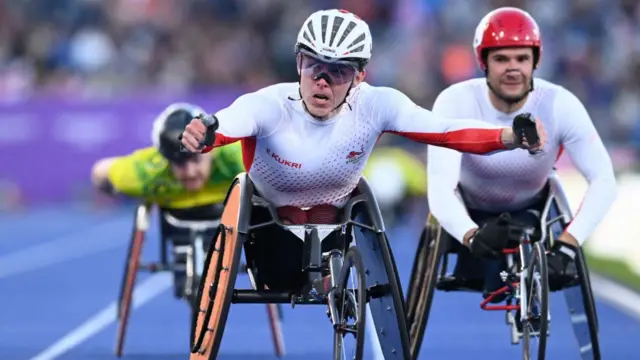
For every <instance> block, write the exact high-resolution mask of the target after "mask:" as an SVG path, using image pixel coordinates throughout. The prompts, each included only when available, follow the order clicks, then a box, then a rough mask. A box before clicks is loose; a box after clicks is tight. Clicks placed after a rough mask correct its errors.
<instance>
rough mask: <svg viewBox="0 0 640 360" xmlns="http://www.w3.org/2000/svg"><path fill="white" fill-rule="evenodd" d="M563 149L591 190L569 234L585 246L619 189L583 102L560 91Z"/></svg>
mask: <svg viewBox="0 0 640 360" xmlns="http://www.w3.org/2000/svg"><path fill="white" fill-rule="evenodd" d="M554 106H555V119H557V120H558V127H559V130H560V133H561V136H562V146H563V147H564V148H565V149H566V150H567V153H568V154H569V157H570V158H571V161H572V162H573V164H574V165H575V166H576V168H578V171H580V173H581V174H582V175H583V176H584V177H585V179H586V180H587V182H588V183H589V187H588V189H587V191H586V193H585V195H584V198H583V200H582V204H581V205H580V208H579V209H578V211H577V213H576V214H575V217H574V218H573V221H572V222H571V223H570V224H569V226H568V227H567V229H566V231H567V232H568V233H569V234H571V235H572V236H573V237H574V238H575V239H576V240H577V241H578V244H583V243H584V241H585V240H587V238H588V237H589V236H590V235H591V233H592V232H593V231H594V230H595V228H596V227H597V226H598V224H599V223H600V222H601V221H602V219H603V218H604V217H605V215H606V214H607V212H608V211H609V208H610V207H611V205H612V204H613V201H614V200H615V198H616V193H617V185H616V178H615V175H614V172H613V165H612V164H611V158H610V157H609V153H608V152H607V149H606V148H605V147H604V144H603V143H602V140H601V139H600V136H599V135H598V132H597V131H596V129H595V127H594V126H593V123H592V122H591V118H590V117H589V114H588V113H587V110H586V109H585V107H584V105H582V102H580V100H579V99H578V98H577V97H576V96H575V95H573V94H572V93H570V92H569V91H560V92H559V93H558V95H557V97H556V99H555V102H554Z"/></svg>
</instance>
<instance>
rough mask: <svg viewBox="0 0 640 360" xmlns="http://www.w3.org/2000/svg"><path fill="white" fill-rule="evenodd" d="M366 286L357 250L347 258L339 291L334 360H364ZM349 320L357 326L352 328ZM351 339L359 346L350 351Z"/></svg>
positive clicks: (352, 248)
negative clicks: (346, 345) (347, 342)
mask: <svg viewBox="0 0 640 360" xmlns="http://www.w3.org/2000/svg"><path fill="white" fill-rule="evenodd" d="M366 284H367V283H366V277H365V270H364V263H363V260H362V257H361V256H360V253H359V252H358V249H357V248H356V247H351V248H349V250H348V251H347V254H346V255H345V257H344V261H343V264H342V268H341V269H340V276H339V277H338V286H337V288H336V290H335V291H336V297H335V299H336V300H335V301H336V308H337V310H338V316H337V318H338V321H339V323H338V324H334V335H333V359H334V360H346V359H353V360H361V359H363V356H364V340H365V327H366V318H367V313H366V310H367V288H366ZM349 320H353V322H352V323H351V324H349ZM351 335H353V336H354V337H355V345H354V346H353V349H352V350H351V351H349V350H347V349H346V347H345V338H347V337H349V336H351Z"/></svg>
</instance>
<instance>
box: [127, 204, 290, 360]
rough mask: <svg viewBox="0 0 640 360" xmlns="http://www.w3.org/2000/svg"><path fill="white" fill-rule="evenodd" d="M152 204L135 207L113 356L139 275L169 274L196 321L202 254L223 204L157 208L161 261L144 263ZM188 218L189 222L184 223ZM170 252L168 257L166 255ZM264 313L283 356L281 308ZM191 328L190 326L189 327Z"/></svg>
mask: <svg viewBox="0 0 640 360" xmlns="http://www.w3.org/2000/svg"><path fill="white" fill-rule="evenodd" d="M152 211H153V205H152V204H147V203H143V204H140V205H138V206H137V207H136V211H135V215H134V216H135V217H134V222H133V229H132V236H131V241H130V243H129V248H128V251H127V257H126V261H125V266H124V273H123V277H122V282H121V286H120V294H119V297H118V303H117V305H118V306H117V321H118V326H117V333H116V347H115V354H116V356H117V357H121V356H122V354H123V347H124V341H125V335H126V330H127V325H128V322H129V315H130V312H131V307H132V300H133V295H134V286H135V283H136V278H137V274H138V272H141V271H146V272H150V273H156V272H162V271H169V272H172V273H173V278H174V286H173V290H174V296H175V297H176V298H178V299H183V300H186V302H187V304H188V305H189V309H190V311H191V314H192V315H191V317H190V319H194V318H195V313H194V312H195V311H196V309H197V303H196V292H197V290H198V285H199V284H200V275H201V274H202V265H203V263H204V254H205V251H206V250H207V248H208V247H209V245H210V242H211V238H212V236H213V234H214V233H215V230H216V229H217V227H218V226H219V225H220V215H221V213H222V205H207V206H204V207H198V208H194V209H188V210H167V209H158V213H159V220H160V241H161V243H160V259H159V260H158V261H155V262H143V261H141V258H142V249H143V245H144V240H145V235H146V232H147V231H148V229H149V227H150V217H151V213H152ZM186 219H189V220H186ZM170 251H171V255H172V256H171V257H169V252H170ZM267 311H268V315H269V320H270V327H271V332H272V337H273V341H274V347H275V353H276V355H277V356H282V355H284V353H285V348H284V340H283V337H282V333H281V330H280V321H281V319H282V317H281V313H280V308H279V307H278V306H275V305H268V306H267ZM192 328H193V327H192Z"/></svg>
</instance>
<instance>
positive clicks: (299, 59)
mask: <svg viewBox="0 0 640 360" xmlns="http://www.w3.org/2000/svg"><path fill="white" fill-rule="evenodd" d="M301 67H302V55H300V54H296V68H297V69H298V76H300V68H301Z"/></svg>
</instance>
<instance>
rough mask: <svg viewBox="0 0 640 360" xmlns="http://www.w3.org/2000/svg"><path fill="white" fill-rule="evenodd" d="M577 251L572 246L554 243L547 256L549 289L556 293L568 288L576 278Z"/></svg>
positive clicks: (559, 242) (558, 242)
mask: <svg viewBox="0 0 640 360" xmlns="http://www.w3.org/2000/svg"><path fill="white" fill-rule="evenodd" d="M578 251H579V249H578V248H576V247H575V246H573V245H570V244H567V243H564V242H561V241H555V242H554V243H553V246H552V247H551V251H550V252H549V255H548V256H547V266H548V268H549V279H550V281H549V289H550V290H551V291H556V290H560V289H563V288H565V287H567V286H570V285H571V284H572V282H573V281H574V280H575V279H576V277H577V268H576V263H575V259H576V256H577V254H578Z"/></svg>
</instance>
